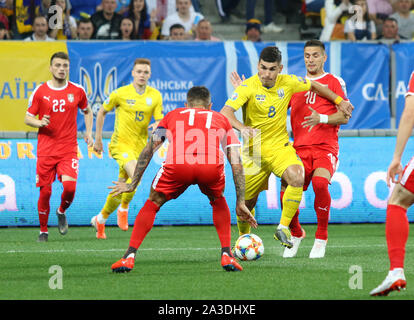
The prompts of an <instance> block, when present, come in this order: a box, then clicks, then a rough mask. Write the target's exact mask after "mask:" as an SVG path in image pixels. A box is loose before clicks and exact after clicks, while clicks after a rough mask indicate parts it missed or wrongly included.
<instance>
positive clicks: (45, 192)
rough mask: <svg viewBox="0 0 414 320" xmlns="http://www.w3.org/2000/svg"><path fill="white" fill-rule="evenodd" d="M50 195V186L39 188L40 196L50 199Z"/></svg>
mask: <svg viewBox="0 0 414 320" xmlns="http://www.w3.org/2000/svg"><path fill="white" fill-rule="evenodd" d="M51 195H52V186H51V185H50V184H48V185H46V186H41V187H40V196H41V197H44V198H50V196H51Z"/></svg>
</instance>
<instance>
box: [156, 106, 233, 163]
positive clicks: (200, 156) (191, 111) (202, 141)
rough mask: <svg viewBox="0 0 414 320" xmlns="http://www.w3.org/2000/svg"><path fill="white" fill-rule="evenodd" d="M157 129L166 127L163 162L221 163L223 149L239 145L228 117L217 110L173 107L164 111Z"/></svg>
mask: <svg viewBox="0 0 414 320" xmlns="http://www.w3.org/2000/svg"><path fill="white" fill-rule="evenodd" d="M158 128H164V129H166V130H167V132H166V136H167V139H168V141H169V143H170V144H169V146H168V151H167V158H166V160H165V164H190V165H193V164H200V165H202V164H218V165H222V164H223V163H224V162H223V153H222V152H221V151H220V145H221V146H222V148H223V149H225V148H227V147H230V146H234V145H240V141H239V139H238V138H237V136H236V134H235V132H234V130H233V128H232V126H231V125H230V122H229V121H228V119H227V118H226V117H225V116H224V115H222V114H221V113H219V112H217V111H213V110H206V109H200V108H177V109H175V110H172V111H170V112H168V113H167V114H166V116H165V117H164V118H163V119H162V120H161V122H160V123H159V124H158Z"/></svg>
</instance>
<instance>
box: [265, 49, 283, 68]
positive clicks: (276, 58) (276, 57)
mask: <svg viewBox="0 0 414 320" xmlns="http://www.w3.org/2000/svg"><path fill="white" fill-rule="evenodd" d="M260 60H263V61H265V62H277V63H278V64H280V63H281V62H282V53H281V52H280V50H279V48H278V47H266V48H264V49H263V50H262V52H261V53H260V58H259V61H260Z"/></svg>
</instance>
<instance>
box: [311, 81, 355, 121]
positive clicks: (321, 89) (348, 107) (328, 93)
mask: <svg viewBox="0 0 414 320" xmlns="http://www.w3.org/2000/svg"><path fill="white" fill-rule="evenodd" d="M310 90H311V91H312V92H314V93H316V94H317V95H319V96H321V97H323V98H326V99H328V100H329V101H331V102H333V103H335V104H336V105H337V107H338V109H339V110H341V111H342V112H343V113H344V114H345V115H346V116H348V117H351V116H352V110H354V106H353V105H352V104H351V103H350V102H349V101H346V100H344V99H343V98H342V97H341V96H339V95H337V94H336V93H335V92H333V91H332V90H331V89H329V88H327V87H325V86H323V85H321V84H320V83H318V82H317V81H313V80H311V88H310Z"/></svg>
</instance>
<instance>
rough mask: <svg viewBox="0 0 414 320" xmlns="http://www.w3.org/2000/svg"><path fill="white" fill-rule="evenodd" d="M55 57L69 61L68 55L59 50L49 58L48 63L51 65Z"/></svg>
mask: <svg viewBox="0 0 414 320" xmlns="http://www.w3.org/2000/svg"><path fill="white" fill-rule="evenodd" d="M55 58H59V59H63V60H68V61H69V56H68V54H67V53H66V52H63V51H59V52H55V53H54V54H53V55H52V57H51V58H50V65H52V62H53V59H55Z"/></svg>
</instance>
